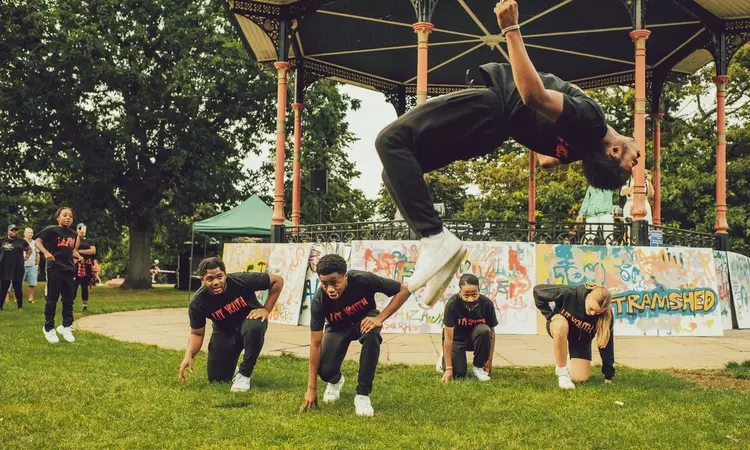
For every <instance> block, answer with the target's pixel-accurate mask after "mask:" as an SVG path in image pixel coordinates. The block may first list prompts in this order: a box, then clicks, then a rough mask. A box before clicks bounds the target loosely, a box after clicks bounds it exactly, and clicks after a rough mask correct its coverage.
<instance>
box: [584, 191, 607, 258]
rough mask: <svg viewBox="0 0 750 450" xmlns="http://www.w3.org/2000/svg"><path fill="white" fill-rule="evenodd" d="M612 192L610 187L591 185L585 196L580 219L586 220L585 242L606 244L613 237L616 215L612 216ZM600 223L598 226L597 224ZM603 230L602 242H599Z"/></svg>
mask: <svg viewBox="0 0 750 450" xmlns="http://www.w3.org/2000/svg"><path fill="white" fill-rule="evenodd" d="M612 194H613V191H611V190H609V189H600V188H597V187H594V186H589V187H588V188H587V189H586V196H585V197H584V198H583V203H582V204H581V210H580V211H579V212H578V217H579V219H582V221H585V222H586V236H584V239H583V241H584V243H597V244H600V245H606V244H607V243H608V242H609V241H611V238H612V231H613V225H612V223H613V222H614V220H615V219H614V217H613V216H612ZM597 225H598V226H597ZM600 232H601V237H602V242H597V239H596V238H597V237H599V236H597V235H598V234H599V233H600ZM592 241H593V242H592Z"/></svg>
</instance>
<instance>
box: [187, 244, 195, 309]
mask: <svg viewBox="0 0 750 450" xmlns="http://www.w3.org/2000/svg"><path fill="white" fill-rule="evenodd" d="M193 244H195V230H192V233H191V235H190V263H189V264H188V269H187V272H188V280H187V284H188V285H187V292H188V303H190V294H192V292H191V291H192V286H193V248H194V247H193Z"/></svg>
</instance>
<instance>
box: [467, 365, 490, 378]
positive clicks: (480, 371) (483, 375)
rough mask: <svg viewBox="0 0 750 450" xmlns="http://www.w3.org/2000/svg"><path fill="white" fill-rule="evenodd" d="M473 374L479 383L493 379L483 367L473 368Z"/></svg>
mask: <svg viewBox="0 0 750 450" xmlns="http://www.w3.org/2000/svg"><path fill="white" fill-rule="evenodd" d="M471 374H472V375H474V377H475V378H476V379H477V380H479V381H490V380H491V378H490V376H489V375H487V372H485V371H484V369H483V368H481V367H476V366H471Z"/></svg>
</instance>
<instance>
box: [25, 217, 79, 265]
mask: <svg viewBox="0 0 750 450" xmlns="http://www.w3.org/2000/svg"><path fill="white" fill-rule="evenodd" d="M77 236H78V235H77V234H76V232H75V231H73V230H71V229H70V228H65V227H61V226H59V225H51V226H49V227H47V228H45V229H43V230H42V231H40V232H39V233H37V234H36V235H35V236H34V239H35V240H36V239H41V240H42V245H44V248H46V249H47V251H48V252H50V253H52V255H53V256H54V257H55V261H54V262H49V261H48V262H47V271H50V270H53V271H58V272H75V271H76V266H75V263H74V262H73V249H75V246H76V237H77ZM42 256H44V255H42Z"/></svg>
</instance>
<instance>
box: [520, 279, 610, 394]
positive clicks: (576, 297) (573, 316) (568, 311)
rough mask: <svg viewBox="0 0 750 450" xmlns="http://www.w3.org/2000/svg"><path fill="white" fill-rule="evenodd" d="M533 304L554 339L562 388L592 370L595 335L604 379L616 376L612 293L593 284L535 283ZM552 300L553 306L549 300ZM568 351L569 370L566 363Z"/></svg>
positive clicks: (569, 387)
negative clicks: (592, 345) (553, 306)
mask: <svg viewBox="0 0 750 450" xmlns="http://www.w3.org/2000/svg"><path fill="white" fill-rule="evenodd" d="M534 301H535V303H536V307H537V308H538V309H539V311H541V313H542V314H543V315H544V317H546V318H547V332H548V333H549V335H550V336H551V337H552V339H553V344H552V347H553V353H554V356H555V364H556V368H555V374H556V375H557V382H558V385H559V386H560V387H561V388H562V389H575V387H576V386H575V384H573V382H580V381H586V380H588V378H589V375H590V372H591V342H592V341H593V339H594V337H596V342H597V346H598V347H599V355H600V356H601V358H602V373H603V374H604V382H605V383H609V382H612V378H614V376H615V367H614V364H615V345H614V336H613V335H612V328H613V316H612V293H611V292H609V289H607V288H605V287H601V286H597V285H594V284H589V283H587V284H585V285H581V286H557V285H553V284H540V285H537V286H536V287H534ZM552 302H554V303H555V309H554V310H552V308H550V303H552ZM568 353H570V370H569V369H568V365H567V358H568Z"/></svg>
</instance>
